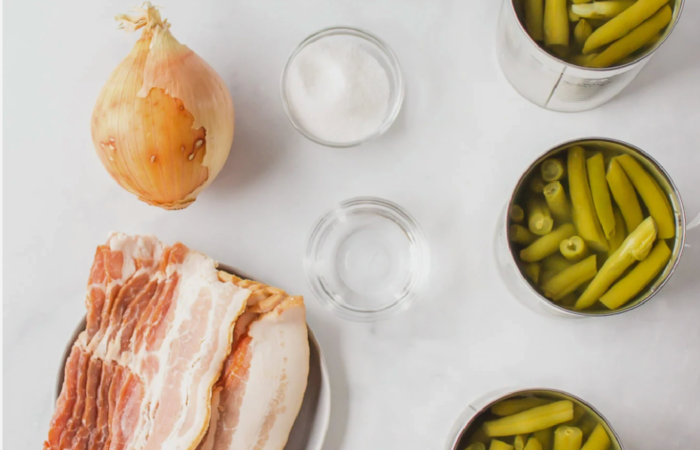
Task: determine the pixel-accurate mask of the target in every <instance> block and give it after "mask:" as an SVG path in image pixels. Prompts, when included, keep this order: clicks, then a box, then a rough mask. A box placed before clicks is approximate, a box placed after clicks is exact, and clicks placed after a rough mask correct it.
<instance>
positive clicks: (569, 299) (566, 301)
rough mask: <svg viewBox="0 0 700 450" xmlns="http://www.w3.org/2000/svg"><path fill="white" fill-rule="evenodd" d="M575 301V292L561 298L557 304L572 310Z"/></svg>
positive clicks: (576, 296)
mask: <svg viewBox="0 0 700 450" xmlns="http://www.w3.org/2000/svg"><path fill="white" fill-rule="evenodd" d="M576 300H578V295H576V292H572V293H571V294H567V295H565V296H564V297H562V298H561V300H559V304H560V305H561V306H566V307H567V308H573V307H574V305H575V304H576Z"/></svg>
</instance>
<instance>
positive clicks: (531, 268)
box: [522, 263, 542, 284]
mask: <svg viewBox="0 0 700 450" xmlns="http://www.w3.org/2000/svg"><path fill="white" fill-rule="evenodd" d="M522 266H523V272H525V275H527V277H528V278H529V279H530V280H532V282H534V283H535V284H537V283H538V282H539V281H540V272H541V271H542V267H541V266H540V263H525V264H523V265H522Z"/></svg>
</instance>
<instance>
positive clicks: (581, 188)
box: [567, 146, 608, 251]
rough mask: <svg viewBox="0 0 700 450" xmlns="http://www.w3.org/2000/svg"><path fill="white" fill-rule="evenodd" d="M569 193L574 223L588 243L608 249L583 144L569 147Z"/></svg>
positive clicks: (594, 246)
mask: <svg viewBox="0 0 700 450" xmlns="http://www.w3.org/2000/svg"><path fill="white" fill-rule="evenodd" d="M567 172H568V174H569V195H571V203H572V205H573V216H574V224H575V225H576V229H577V230H578V234H579V236H581V237H582V238H583V239H584V240H585V241H586V243H587V244H588V245H589V246H590V247H591V248H592V249H593V250H596V251H607V249H608V241H606V240H605V236H604V235H603V230H602V228H601V226H600V222H599V221H598V216H597V215H596V212H595V207H594V206H593V196H592V194H591V188H590V186H589V184H588V174H587V173H586V151H585V150H584V149H583V147H581V146H575V147H571V148H570V149H569V156H568V167H567Z"/></svg>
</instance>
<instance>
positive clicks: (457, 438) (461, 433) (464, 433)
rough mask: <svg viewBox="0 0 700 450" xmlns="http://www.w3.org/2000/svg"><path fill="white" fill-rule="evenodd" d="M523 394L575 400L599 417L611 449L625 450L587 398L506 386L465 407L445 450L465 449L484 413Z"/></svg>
mask: <svg viewBox="0 0 700 450" xmlns="http://www.w3.org/2000/svg"><path fill="white" fill-rule="evenodd" d="M522 395H544V396H546V397H551V398H556V399H560V400H571V401H572V402H574V404H578V405H580V406H582V407H583V409H584V410H585V411H586V412H587V413H589V414H592V415H593V416H594V417H595V418H596V419H598V420H597V421H598V422H599V423H601V424H602V425H603V427H604V428H605V429H606V431H607V433H608V436H610V440H611V442H612V446H611V450H624V447H623V446H622V442H621V441H620V437H619V436H618V435H617V433H615V430H613V428H612V425H610V422H608V420H607V419H606V418H605V417H604V416H603V415H602V414H601V413H600V412H599V411H598V410H597V409H595V408H594V407H593V406H592V405H590V404H589V403H588V402H586V401H585V400H583V399H581V398H579V397H577V396H575V395H573V394H569V393H568V392H564V391H560V390H557V389H547V388H521V389H516V388H505V389H500V390H498V391H495V392H490V393H488V394H486V395H484V396H482V397H480V398H479V399H478V400H476V401H474V402H472V404H470V405H469V406H468V407H467V409H465V410H464V411H463V412H462V414H461V415H460V416H459V417H458V418H457V421H456V422H455V425H454V426H453V427H452V430H451V431H450V434H449V436H448V438H447V441H446V444H445V450H463V449H464V448H466V447H467V442H468V440H469V438H470V437H471V433H470V432H472V431H475V429H476V426H477V425H480V424H479V420H478V419H479V418H480V417H481V415H482V414H483V413H485V412H487V411H488V410H489V408H491V406H493V405H494V404H496V403H498V402H500V401H502V400H507V399H509V398H512V397H517V396H522Z"/></svg>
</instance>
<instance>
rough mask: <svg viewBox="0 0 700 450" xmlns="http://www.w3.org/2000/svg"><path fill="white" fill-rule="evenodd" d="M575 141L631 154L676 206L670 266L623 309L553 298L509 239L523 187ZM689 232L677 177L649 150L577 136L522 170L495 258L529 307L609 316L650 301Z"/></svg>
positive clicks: (513, 290)
mask: <svg viewBox="0 0 700 450" xmlns="http://www.w3.org/2000/svg"><path fill="white" fill-rule="evenodd" d="M575 145H581V146H583V147H586V148H595V149H599V150H608V151H613V152H615V153H617V154H623V153H624V154H628V155H630V156H632V157H633V158H635V160H637V162H639V163H640V164H641V165H642V167H643V168H644V169H645V170H646V171H647V172H648V173H649V174H650V175H651V176H652V177H653V178H654V180H656V182H657V183H658V184H659V187H660V188H661V189H662V190H663V192H664V194H665V195H666V197H667V198H668V200H669V203H670V205H671V208H672V210H673V215H674V219H675V228H676V235H675V238H674V239H673V245H672V246H670V244H669V246H670V249H671V258H670V260H669V261H668V262H667V263H666V267H665V268H664V269H663V270H662V271H661V273H660V274H659V275H657V276H656V278H655V279H654V281H652V282H651V283H650V284H649V285H648V286H646V287H645V288H644V289H643V290H642V291H641V292H640V293H639V294H638V295H637V296H636V297H635V298H634V299H633V300H631V301H630V302H629V303H628V304H626V305H624V306H623V307H621V308H619V309H614V310H609V311H587V310H584V311H574V310H572V309H568V308H565V307H564V306H561V305H559V304H557V303H554V302H552V301H551V300H549V299H548V298H546V297H545V296H544V295H542V293H540V292H539V291H538V290H537V289H535V288H534V287H533V286H532V284H531V283H530V282H529V281H528V279H527V278H526V276H525V275H524V274H523V272H522V271H521V270H520V268H519V267H518V264H517V256H516V255H517V249H516V248H515V246H514V244H513V243H511V242H510V240H509V239H508V226H509V221H508V217H509V216H510V213H511V211H510V209H511V207H512V205H513V204H514V203H515V202H516V200H517V197H518V194H519V193H520V192H521V189H523V188H527V187H526V186H525V185H526V183H527V181H528V180H529V179H530V178H531V176H532V175H533V172H534V171H535V170H537V168H538V167H539V165H540V164H541V163H542V162H543V161H544V160H545V159H547V158H549V157H552V156H554V155H556V154H558V153H560V152H562V151H563V150H565V149H568V148H570V147H572V146H575ZM685 233H686V220H685V212H684V209H683V203H682V201H681V196H680V193H679V192H678V188H677V187H676V185H675V184H674V183H673V180H672V179H671V177H670V176H669V174H668V173H667V172H666V171H665V170H664V168H663V167H661V165H660V164H659V163H658V162H657V161H655V160H654V159H653V158H652V157H651V156H649V155H648V154H647V153H645V152H644V151H643V150H641V149H639V148H637V147H635V146H633V145H631V144H628V143H626V142H622V141H618V140H614V139H608V138H600V137H590V138H582V139H575V140H572V141H568V142H564V143H563V144H560V145H558V146H556V147H554V148H552V149H550V150H548V151H547V152H545V153H544V154H542V155H541V156H540V157H539V158H537V159H536V160H535V161H534V162H533V163H532V164H531V165H530V166H529V167H528V168H527V170H526V171H525V172H524V173H523V174H522V176H521V177H520V179H519V180H518V182H517V184H516V186H515V188H514V189H513V193H512V194H511V196H510V198H509V199H508V203H506V206H505V207H504V208H503V211H502V212H501V215H500V217H499V219H498V225H497V228H496V238H495V239H496V242H495V253H496V255H495V261H496V265H497V267H498V270H499V272H500V275H501V279H502V280H503V283H504V285H505V286H506V287H507V288H508V290H509V291H510V292H511V294H513V296H515V298H517V299H518V300H519V301H520V302H521V303H522V304H523V305H525V306H527V307H528V308H530V309H532V310H534V311H536V312H541V313H544V314H552V315H555V316H559V317H564V318H586V317H605V316H614V315H618V314H622V313H624V312H627V311H630V310H632V309H635V308H637V307H639V306H641V305H643V304H645V303H646V302H648V301H649V300H650V299H651V298H652V297H653V296H654V295H656V293H657V292H658V291H659V290H660V289H661V288H662V287H663V286H664V285H665V284H666V282H668V280H669V279H670V278H671V276H672V275H673V272H674V271H675V270H676V267H677V266H678V263H679V262H680V259H681V254H682V252H683V244H684V242H685Z"/></svg>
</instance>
